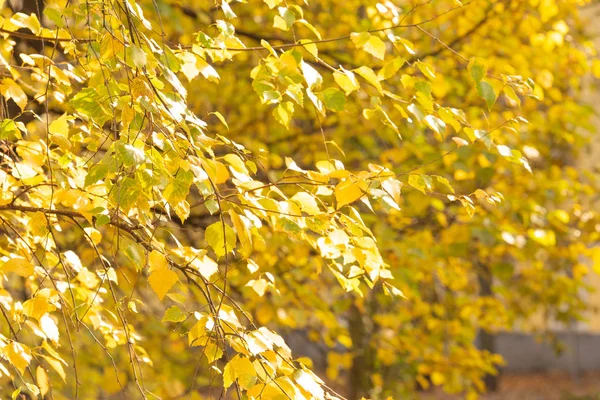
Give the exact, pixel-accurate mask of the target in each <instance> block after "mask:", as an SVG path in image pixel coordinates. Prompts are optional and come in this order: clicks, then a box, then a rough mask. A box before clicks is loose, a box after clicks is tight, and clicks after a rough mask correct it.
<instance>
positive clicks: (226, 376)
mask: <svg viewBox="0 0 600 400" xmlns="http://www.w3.org/2000/svg"><path fill="white" fill-rule="evenodd" d="M236 379H237V382H238V385H239V386H240V387H241V388H242V389H246V390H248V389H250V388H251V387H252V386H253V385H254V383H255V382H256V371H255V370H254V365H253V364H252V362H251V361H250V359H248V358H246V357H242V356H240V355H239V354H238V355H237V356H235V357H234V358H233V359H231V361H229V363H228V364H227V365H226V366H225V369H224V370H223V387H225V388H228V387H229V386H231V384H232V383H233V382H234V381H235V380H236Z"/></svg>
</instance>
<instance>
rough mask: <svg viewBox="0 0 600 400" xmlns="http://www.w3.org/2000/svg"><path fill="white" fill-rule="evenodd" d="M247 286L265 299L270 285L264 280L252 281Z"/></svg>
mask: <svg viewBox="0 0 600 400" xmlns="http://www.w3.org/2000/svg"><path fill="white" fill-rule="evenodd" d="M246 286H248V287H251V288H252V289H254V291H255V292H256V294H258V295H259V296H260V297H263V296H264V295H265V291H266V290H267V286H269V283H268V282H267V281H266V280H265V279H262V278H261V279H257V280H254V279H252V280H250V281H249V282H248V283H247V284H246Z"/></svg>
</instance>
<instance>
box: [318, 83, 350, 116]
mask: <svg viewBox="0 0 600 400" xmlns="http://www.w3.org/2000/svg"><path fill="white" fill-rule="evenodd" d="M323 103H324V104H325V107H327V108H329V109H330V110H332V111H344V108H345V107H346V96H344V93H342V92H341V91H340V90H338V89H336V88H327V89H325V90H324V91H323Z"/></svg>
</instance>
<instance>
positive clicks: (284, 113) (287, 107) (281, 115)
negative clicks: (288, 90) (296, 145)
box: [273, 101, 294, 128]
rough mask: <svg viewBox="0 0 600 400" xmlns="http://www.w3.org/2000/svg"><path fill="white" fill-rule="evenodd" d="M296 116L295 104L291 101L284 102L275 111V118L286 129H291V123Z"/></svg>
mask: <svg viewBox="0 0 600 400" xmlns="http://www.w3.org/2000/svg"><path fill="white" fill-rule="evenodd" d="M293 115H294V103H292V102H291V101H284V102H283V103H280V104H278V105H277V107H275V108H274V109H273V116H274V117H275V119H276V120H277V122H279V123H280V124H281V125H283V126H285V127H286V128H289V127H290V121H291V120H292V116H293Z"/></svg>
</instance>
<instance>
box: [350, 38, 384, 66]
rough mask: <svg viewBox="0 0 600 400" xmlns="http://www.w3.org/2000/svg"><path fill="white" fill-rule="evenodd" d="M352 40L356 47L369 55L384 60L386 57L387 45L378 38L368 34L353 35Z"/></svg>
mask: <svg viewBox="0 0 600 400" xmlns="http://www.w3.org/2000/svg"><path fill="white" fill-rule="evenodd" d="M350 38H351V39H352V42H354V45H355V46H356V47H358V48H362V49H363V50H364V51H366V52H367V53H369V54H371V55H373V56H375V57H377V58H379V59H380V60H383V58H384V57H385V43H383V41H382V40H381V39H379V38H378V37H377V36H373V35H371V34H370V33H368V32H361V33H352V34H350Z"/></svg>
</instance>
